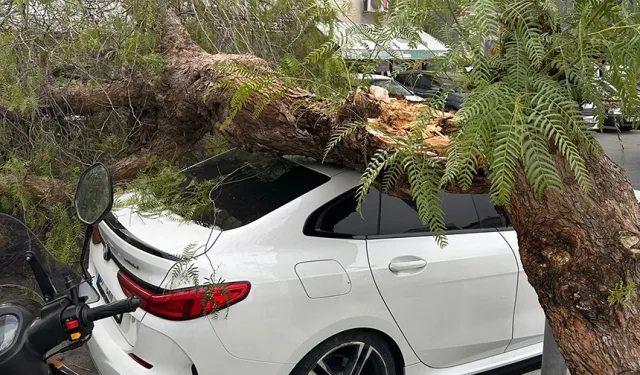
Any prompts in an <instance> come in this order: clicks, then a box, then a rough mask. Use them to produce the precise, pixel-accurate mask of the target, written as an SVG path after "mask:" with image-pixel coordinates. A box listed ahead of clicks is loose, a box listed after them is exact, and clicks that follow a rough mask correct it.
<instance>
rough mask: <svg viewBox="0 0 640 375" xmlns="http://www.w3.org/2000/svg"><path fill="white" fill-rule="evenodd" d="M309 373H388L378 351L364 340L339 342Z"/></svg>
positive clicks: (387, 374)
mask: <svg viewBox="0 0 640 375" xmlns="http://www.w3.org/2000/svg"><path fill="white" fill-rule="evenodd" d="M309 375H390V373H389V369H388V368H387V364H386V363H385V361H384V359H383V358H382V356H381V355H380V352H378V350H376V348H374V347H373V346H371V345H369V344H366V343H364V342H356V341H352V342H347V343H344V344H340V345H338V346H337V347H335V348H333V349H331V350H330V351H329V352H327V353H326V354H325V355H323V356H322V357H321V358H320V359H319V360H318V362H316V364H315V366H314V367H313V368H312V369H311V371H310V372H309Z"/></svg>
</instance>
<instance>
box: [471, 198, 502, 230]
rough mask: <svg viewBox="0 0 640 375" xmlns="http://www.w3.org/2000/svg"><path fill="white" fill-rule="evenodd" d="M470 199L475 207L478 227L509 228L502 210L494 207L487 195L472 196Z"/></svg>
mask: <svg viewBox="0 0 640 375" xmlns="http://www.w3.org/2000/svg"><path fill="white" fill-rule="evenodd" d="M471 199H473V204H474V205H475V206H476V211H478V217H479V218H480V225H481V226H482V227H483V228H506V227H510V226H511V224H510V223H509V220H508V219H507V216H506V213H505V212H504V210H503V209H501V208H500V207H497V206H495V205H494V204H493V203H492V202H491V198H490V197H489V195H488V194H473V195H471Z"/></svg>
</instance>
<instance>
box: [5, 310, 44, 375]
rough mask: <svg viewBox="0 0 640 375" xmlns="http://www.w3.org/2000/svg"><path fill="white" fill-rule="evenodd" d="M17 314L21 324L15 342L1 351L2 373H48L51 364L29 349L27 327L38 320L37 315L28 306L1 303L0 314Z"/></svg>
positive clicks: (10, 374)
mask: <svg viewBox="0 0 640 375" xmlns="http://www.w3.org/2000/svg"><path fill="white" fill-rule="evenodd" d="M3 315H15V316H17V317H18V321H19V326H18V332H17V333H16V337H15V340H14V341H13V343H12V344H11V345H10V346H9V347H8V348H6V349H5V350H3V351H2V352H0V354H1V355H0V361H2V358H5V361H4V362H0V374H3V375H4V374H6V375H13V374H16V375H17V374H48V373H50V368H49V365H48V364H46V363H45V362H43V361H42V358H39V357H38V354H36V353H34V352H33V351H32V350H30V349H28V347H29V345H28V344H27V340H28V337H27V335H26V331H27V328H29V326H31V324H33V323H34V322H35V321H36V317H35V316H34V315H33V314H32V313H31V312H30V311H29V310H27V309H26V308H24V307H22V306H20V305H16V304H12V303H7V304H3V305H0V316H3Z"/></svg>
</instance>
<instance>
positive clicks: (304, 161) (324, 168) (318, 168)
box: [284, 155, 349, 177]
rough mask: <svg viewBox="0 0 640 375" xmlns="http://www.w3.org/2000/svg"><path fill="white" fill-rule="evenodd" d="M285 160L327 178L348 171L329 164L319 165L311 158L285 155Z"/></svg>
mask: <svg viewBox="0 0 640 375" xmlns="http://www.w3.org/2000/svg"><path fill="white" fill-rule="evenodd" d="M284 157H285V158H286V159H287V160H290V161H291V162H293V163H296V164H298V165H301V166H303V167H305V168H309V169H311V170H312V171H315V172H318V173H322V174H324V175H326V176H329V177H333V176H335V175H337V174H339V173H342V172H344V171H348V170H349V169H348V168H345V167H342V166H338V165H335V164H329V163H320V162H318V161H317V160H316V159H313V158H308V157H304V156H299V155H285V156H284Z"/></svg>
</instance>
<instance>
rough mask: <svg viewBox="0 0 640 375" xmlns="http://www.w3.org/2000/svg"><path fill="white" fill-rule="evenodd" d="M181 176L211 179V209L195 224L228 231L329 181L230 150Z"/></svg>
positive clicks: (259, 156)
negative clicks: (213, 185) (214, 182)
mask: <svg viewBox="0 0 640 375" xmlns="http://www.w3.org/2000/svg"><path fill="white" fill-rule="evenodd" d="M185 173H186V174H187V175H189V176H192V177H194V178H196V179H214V180H216V181H217V183H216V186H215V187H214V188H213V189H212V190H211V195H210V196H211V198H212V200H213V203H212V206H211V209H210V210H208V211H207V212H206V213H205V214H204V215H203V216H202V217H201V218H199V220H198V221H200V222H201V223H203V224H206V225H213V226H216V227H219V228H220V229H222V230H229V229H233V228H238V227H241V226H243V225H247V224H249V223H251V222H253V221H255V220H258V219H259V218H261V217H263V216H265V215H267V214H268V213H270V212H272V211H275V210H276V209H278V208H280V207H282V206H284V205H285V204H287V203H289V202H291V201H292V200H294V199H296V198H299V197H301V196H302V195H304V194H306V193H308V192H310V191H311V190H313V189H315V188H317V187H319V186H320V185H322V184H324V183H326V182H327V181H329V179H330V178H329V177H328V176H326V175H324V174H322V173H319V172H316V171H313V170H311V169H309V168H307V167H304V166H301V165H299V164H296V163H293V162H291V161H289V160H287V159H285V158H283V157H280V156H272V155H267V156H265V155H263V154H252V153H249V152H246V151H243V150H240V149H233V150H231V151H227V152H225V153H223V154H221V155H218V156H216V157H214V158H212V159H209V160H207V161H205V162H203V163H200V164H198V165H196V166H193V167H191V168H188V169H187V170H186V171H185Z"/></svg>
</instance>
